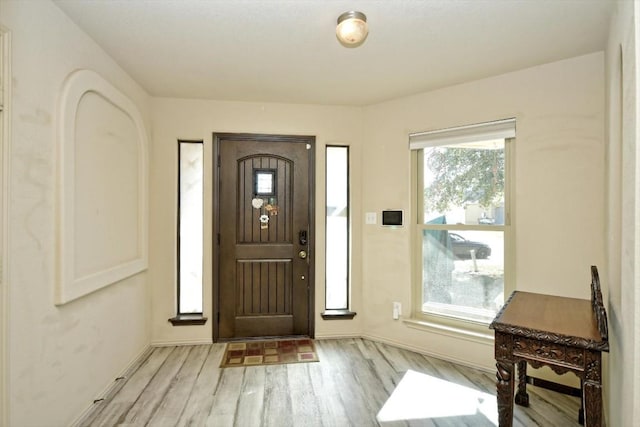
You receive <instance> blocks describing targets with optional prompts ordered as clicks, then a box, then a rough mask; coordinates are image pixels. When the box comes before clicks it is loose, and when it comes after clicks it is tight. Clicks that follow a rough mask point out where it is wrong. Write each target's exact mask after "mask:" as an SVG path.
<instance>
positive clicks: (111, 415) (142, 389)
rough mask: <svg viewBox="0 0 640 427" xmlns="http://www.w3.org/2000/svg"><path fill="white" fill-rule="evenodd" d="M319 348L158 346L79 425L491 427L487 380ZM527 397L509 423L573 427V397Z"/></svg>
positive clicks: (342, 346) (393, 352)
mask: <svg viewBox="0 0 640 427" xmlns="http://www.w3.org/2000/svg"><path fill="white" fill-rule="evenodd" d="M316 347H317V350H318V354H319V357H320V362H318V363H301V364H290V365H277V366H258V367H247V368H241V367H235V368H225V369H221V368H219V365H220V360H221V358H222V354H223V352H224V348H225V344H213V345H199V346H180V347H159V348H154V349H153V350H152V351H151V352H150V353H148V355H147V356H146V357H145V358H143V360H142V361H141V362H140V364H139V365H138V366H136V367H134V368H133V369H132V370H131V372H130V373H129V374H128V375H127V377H126V378H123V379H120V380H117V385H116V387H115V388H114V390H113V392H112V393H111V395H110V396H108V397H107V398H106V399H105V400H103V401H100V402H97V403H95V404H94V407H93V408H92V410H91V412H90V413H89V414H88V415H87V416H86V417H85V418H84V420H83V421H82V423H81V425H83V426H118V425H123V426H124V425H126V426H144V425H148V426H242V427H244V426H246V427H252V426H278V427H283V426H304V427H307V426H327V427H333V426H378V425H381V426H387V425H389V426H394V427H395V426H495V425H497V421H496V420H497V408H496V404H495V374H493V373H490V372H483V371H479V370H476V369H471V368H468V367H464V366H460V365H456V364H452V363H449V362H445V361H442V360H439V359H435V358H432V357H428V356H424V355H421V354H418V353H415V352H412V351H407V350H403V349H399V348H396V347H393V346H390V345H386V344H381V343H378V342H373V341H369V340H365V339H336V340H317V341H316ZM409 370H410V371H413V373H412V374H411V375H407V377H405V380H403V377H404V376H405V373H406V372H407V371H409ZM410 379H413V382H410V381H409V380H410ZM401 380H403V381H402V383H400V382H401ZM440 380H445V381H446V382H443V381H440ZM399 384H400V386H399ZM411 386H413V387H414V388H413V389H411ZM394 390H395V391H396V393H395V394H394V395H393V397H392V398H391V399H389V397H390V396H391V395H392V393H394ZM528 391H529V395H530V407H529V408H521V407H519V406H517V405H516V407H515V411H514V413H515V415H514V426H563V427H564V426H578V425H579V424H578V423H577V411H578V408H579V406H580V401H579V399H578V398H575V397H570V396H566V395H562V394H559V393H555V392H551V391H547V390H544V389H540V388H537V387H533V386H530V387H528ZM387 402H388V403H387ZM385 403H387V404H386V406H385ZM383 406H384V410H383V411H382V412H381V409H382V408H383ZM379 413H380V415H381V419H380V421H378V419H377V415H378V414H379ZM383 415H384V417H382V416H383ZM408 417H418V418H413V419H407V418H408Z"/></svg>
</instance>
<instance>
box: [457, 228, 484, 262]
mask: <svg viewBox="0 0 640 427" xmlns="http://www.w3.org/2000/svg"><path fill="white" fill-rule="evenodd" d="M449 238H450V239H451V248H452V249H453V255H454V256H455V257H456V258H460V259H464V258H471V251H472V250H475V251H476V258H477V259H487V258H489V256H491V247H490V246H489V245H487V244H486V243H482V242H475V241H473V240H467V239H465V238H464V237H462V236H461V235H459V234H456V233H451V232H450V233H449Z"/></svg>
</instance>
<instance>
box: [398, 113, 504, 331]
mask: <svg viewBox="0 0 640 427" xmlns="http://www.w3.org/2000/svg"><path fill="white" fill-rule="evenodd" d="M514 135H515V122H514V121H513V120H504V121H499V122H492V123H487V124H482V125H473V126H466V127H462V128H455V129H448V130H444V131H435V132H425V133H422V134H415V135H412V136H411V138H410V141H411V148H412V149H415V150H417V179H418V186H417V188H418V195H417V196H418V197H417V218H418V224H417V230H416V231H417V236H416V242H417V246H416V250H417V251H419V253H420V256H419V258H418V259H420V260H421V263H420V264H421V265H420V266H419V268H417V269H416V272H417V273H418V274H417V276H418V278H417V279H418V280H417V281H416V286H417V287H418V289H416V294H419V295H420V298H419V300H418V306H416V307H415V308H416V312H417V313H423V314H424V315H427V316H428V315H437V316H444V317H448V318H453V319H461V320H466V321H472V322H479V323H488V322H490V321H491V320H492V319H493V318H494V317H495V315H496V313H497V311H498V310H499V309H500V307H501V306H502V304H503V302H504V294H505V272H506V269H508V267H509V264H508V263H505V253H506V251H505V242H508V241H509V239H507V235H508V233H509V230H510V227H509V191H508V189H509V186H508V184H509V181H508V179H509V173H507V171H508V170H509V168H510V165H509V161H508V160H509V154H508V153H509V152H508V149H509V144H510V141H511V140H512V138H513V136H514Z"/></svg>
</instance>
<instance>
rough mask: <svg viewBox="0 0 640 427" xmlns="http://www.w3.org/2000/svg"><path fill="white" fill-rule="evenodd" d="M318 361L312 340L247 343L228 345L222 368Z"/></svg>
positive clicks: (221, 364) (231, 343)
mask: <svg viewBox="0 0 640 427" xmlns="http://www.w3.org/2000/svg"><path fill="white" fill-rule="evenodd" d="M318 361H319V359H318V353H317V352H316V347H315V345H314V343H313V340H311V339H288V340H270V341H246V342H230V343H228V344H227V349H226V350H225V352H224V356H223V358H222V362H221V363H220V367H221V368H228V367H232V366H259V365H279V364H283V363H304V362H318Z"/></svg>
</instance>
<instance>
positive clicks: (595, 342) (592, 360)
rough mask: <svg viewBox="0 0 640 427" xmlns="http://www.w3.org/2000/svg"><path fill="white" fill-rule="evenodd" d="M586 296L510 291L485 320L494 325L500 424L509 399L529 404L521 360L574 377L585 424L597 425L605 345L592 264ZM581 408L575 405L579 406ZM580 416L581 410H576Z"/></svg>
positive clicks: (505, 420) (508, 414) (509, 412)
mask: <svg viewBox="0 0 640 427" xmlns="http://www.w3.org/2000/svg"><path fill="white" fill-rule="evenodd" d="M591 277H592V280H591V301H589V300H582V299H576V298H565V297H558V296H552V295H542V294H535V293H529V292H519V291H515V292H514V293H513V294H512V295H511V297H510V298H509V300H508V301H507V303H506V304H505V305H504V306H503V307H502V310H500V312H499V313H498V315H497V316H496V318H495V319H494V320H493V322H492V323H491V325H490V328H491V329H494V330H495V358H496V367H497V371H498V372H497V383H496V384H497V394H498V395H497V400H498V418H499V424H500V427H511V426H512V425H513V400H514V399H513V392H514V365H515V364H516V363H517V365H518V392H517V394H516V397H515V401H516V403H517V404H519V405H523V406H529V395H528V394H527V390H526V386H527V385H526V377H527V363H529V364H530V365H531V366H533V367H535V368H538V367H540V366H543V365H546V366H549V367H551V369H553V371H554V372H556V373H557V374H564V373H566V372H573V373H575V374H576V375H577V376H578V377H579V378H580V383H581V388H582V408H584V424H585V426H586V427H601V425H602V359H601V357H602V352H603V351H609V341H608V329H607V315H606V311H605V308H604V304H603V302H602V293H601V291H600V280H599V277H598V270H597V268H596V267H595V266H592V267H591ZM582 410H583V409H581V411H582ZM580 415H581V416H580V418H582V412H581V414H580Z"/></svg>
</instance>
